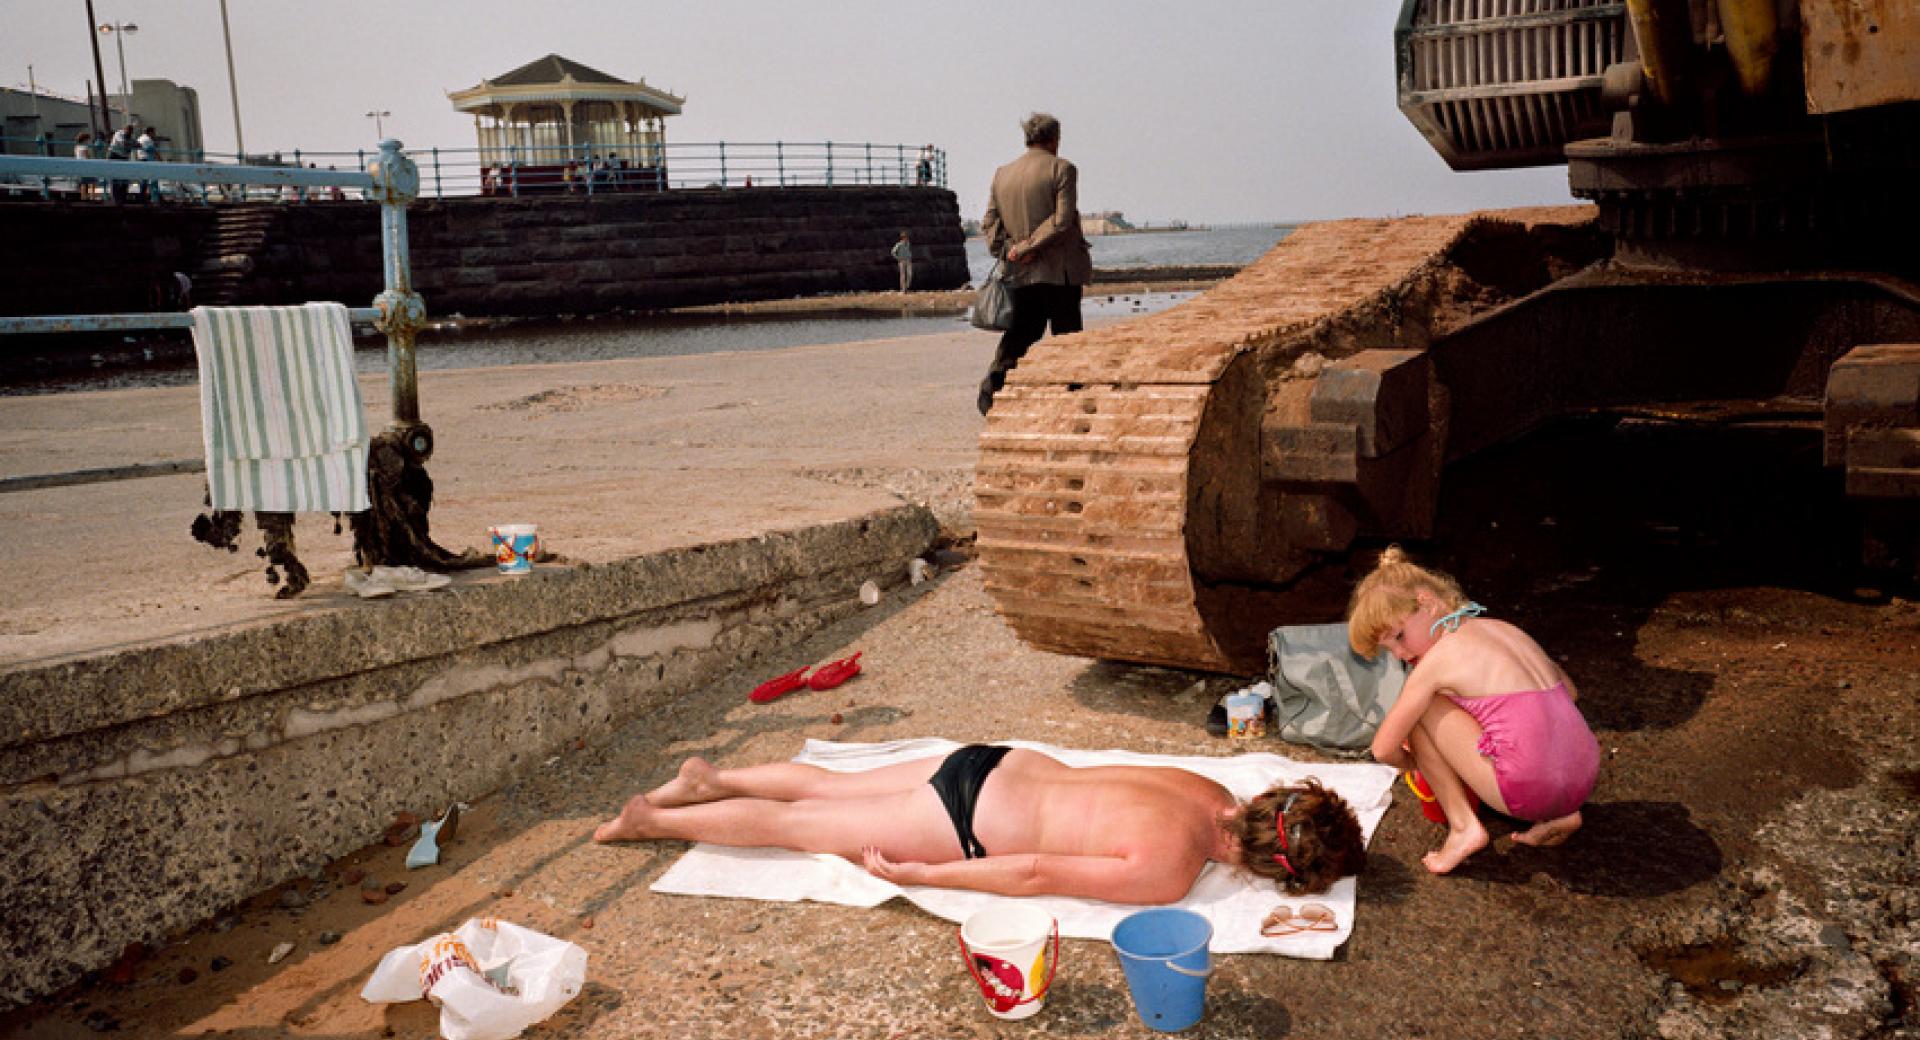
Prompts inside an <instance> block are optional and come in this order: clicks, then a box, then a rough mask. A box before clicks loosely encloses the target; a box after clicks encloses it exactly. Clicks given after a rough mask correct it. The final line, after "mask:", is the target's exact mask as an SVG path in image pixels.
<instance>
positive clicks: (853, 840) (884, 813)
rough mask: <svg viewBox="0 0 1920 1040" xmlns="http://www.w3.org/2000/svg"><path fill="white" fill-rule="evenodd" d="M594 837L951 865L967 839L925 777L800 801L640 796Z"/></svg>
mask: <svg viewBox="0 0 1920 1040" xmlns="http://www.w3.org/2000/svg"><path fill="white" fill-rule="evenodd" d="M755 768H759V767H755ZM936 768H937V766H936ZM741 772H747V770H741ZM929 772H931V770H929ZM593 838H594V840H595V841H600V842H609V841H643V840H646V839H649V838H678V839H680V840H682V841H708V842H713V843H714V844H716V845H734V846H766V845H772V846H778V847H780V848H787V849H793V850H795V851H797V852H825V853H832V854H834V855H838V856H843V857H845V858H847V859H849V860H851V861H853V862H855V863H858V862H860V859H861V850H862V849H863V848H866V847H869V846H872V847H877V848H879V849H880V851H881V852H882V853H883V854H884V855H885V856H886V857H887V858H889V859H895V860H899V861H902V862H922V863H944V862H947V861H950V860H955V859H959V858H960V855H961V853H960V839H959V838H958V837H956V836H955V835H954V833H953V825H952V823H951V822H949V821H948V819H947V812H946V809H945V807H944V806H942V805H941V803H940V796H939V795H938V794H936V793H935V792H934V790H933V788H932V787H931V786H929V785H927V784H926V783H925V782H924V781H922V782H921V783H920V784H919V785H918V786H916V787H914V788H912V789H909V790H905V791H897V792H895V793H892V794H880V795H872V796H866V797H831V798H807V799H802V800H799V801H777V800H774V799H769V798H751V797H722V798H720V799H718V800H716V801H709V802H703V803H699V804H695V805H680V806H674V807H671V808H663V807H661V806H658V805H655V804H653V803H652V802H650V801H648V800H647V799H646V798H645V797H639V796H636V797H635V798H633V799H632V800H630V801H629V802H627V807H626V808H625V809H624V810H622V811H621V813H620V815H619V816H618V817H616V818H615V819H612V820H609V821H608V822H606V823H604V824H601V825H600V827H599V829H598V830H595V831H594V832H593Z"/></svg>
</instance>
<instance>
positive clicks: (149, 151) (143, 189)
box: [133, 127, 160, 202]
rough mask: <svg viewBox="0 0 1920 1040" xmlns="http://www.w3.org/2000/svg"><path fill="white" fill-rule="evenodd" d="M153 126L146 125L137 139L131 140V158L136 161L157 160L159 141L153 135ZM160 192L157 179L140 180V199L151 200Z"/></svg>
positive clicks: (158, 158)
mask: <svg viewBox="0 0 1920 1040" xmlns="http://www.w3.org/2000/svg"><path fill="white" fill-rule="evenodd" d="M153 135H154V128H153V127H147V128H146V129H145V130H142V131H141V132H140V137H139V139H138V140H136V141H134V142H133V158H134V159H135V161H137V162H159V161H160V141H159V139H157V138H155V137H154V136H153ZM159 193H160V182H159V181H141V182H140V201H142V202H153V201H155V200H156V199H157V198H158V196H159Z"/></svg>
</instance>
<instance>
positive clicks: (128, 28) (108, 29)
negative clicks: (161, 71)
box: [99, 22, 140, 121]
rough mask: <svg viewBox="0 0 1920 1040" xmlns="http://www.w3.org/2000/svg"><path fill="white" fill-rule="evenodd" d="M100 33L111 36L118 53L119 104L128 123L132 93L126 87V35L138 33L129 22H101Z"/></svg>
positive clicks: (131, 110)
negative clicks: (110, 34)
mask: <svg viewBox="0 0 1920 1040" xmlns="http://www.w3.org/2000/svg"><path fill="white" fill-rule="evenodd" d="M99 28H100V31H101V32H103V33H112V34H113V46H114V48H115V49H116V50H118V51H119V52H120V104H121V105H122V106H123V107H124V109H125V111H124V112H123V113H122V114H123V115H125V116H126V118H127V119H128V121H132V119H133V91H132V90H130V89H128V87H127V43H126V39H127V34H128V33H135V32H139V31H140V27H139V26H137V25H134V24H132V23H130V22H101V23H100V27H99Z"/></svg>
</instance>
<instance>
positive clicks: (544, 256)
mask: <svg viewBox="0 0 1920 1040" xmlns="http://www.w3.org/2000/svg"><path fill="white" fill-rule="evenodd" d="M243 211H244V215H243ZM223 223H224V227H223ZM407 224H408V233H409V238H410V240H411V246H412V253H413V271H414V285H415V288H416V290H417V291H419V292H420V294H421V295H422V296H424V297H425V298H426V301H427V310H428V312H429V313H430V314H434V315H448V314H456V313H457V314H464V315H470V316H474V315H500V316H520V315H550V314H590V313H600V312H607V311H613V310H658V309H663V308H669V307H684V306H692V305H697V304H709V303H726V302H744V301H751V300H769V299H784V298H787V297H793V296H807V295H814V294H819V293H830V292H857V291H871V290H882V289H893V288H897V287H898V275H897V272H896V269H895V266H894V261H893V259H892V257H891V256H890V255H889V250H891V249H892V248H893V244H894V242H895V241H897V240H898V238H899V235H900V232H901V231H903V230H905V231H908V232H909V233H910V234H911V235H912V238H913V242H914V245H915V248H916V253H917V254H918V257H919V260H918V264H917V267H916V270H915V285H916V286H917V287H919V288H923V289H952V288H957V287H959V286H961V285H964V284H966V281H967V265H966V253H965V249H964V245H963V243H964V237H963V235H962V233H961V230H960V214H959V208H958V203H957V202H956V200H955V197H954V195H953V193H952V192H950V191H946V190H944V189H937V188H900V187H873V186H851V187H833V188H826V187H820V188H760V189H747V190H728V191H721V190H692V191H672V192H664V193H632V194H618V195H612V194H609V195H596V196H593V197H591V198H589V197H587V196H585V195H570V196H555V195H543V196H531V197H526V198H519V199H514V198H457V199H429V200H424V201H422V202H419V203H417V204H416V205H414V206H413V207H411V208H410V209H409V211H408V220H407ZM241 257H244V258H245V259H244V260H242V259H240V258H241ZM223 269H224V270H226V271H228V272H232V273H230V274H224V275H223V274H221V273H220V272H221V271H222V270H223ZM176 270H180V271H186V272H187V273H188V274H189V275H190V276H192V277H193V278H194V280H195V283H196V286H198V287H199V291H197V293H196V299H197V302H219V301H217V300H210V299H209V295H210V294H211V293H212V291H213V289H214V288H215V287H216V286H218V285H220V284H221V283H222V282H223V281H227V280H230V281H231V282H232V290H233V296H232V298H231V299H229V300H227V301H225V302H231V303H298V302H302V301H305V300H311V299H333V300H341V301H343V302H346V303H348V304H350V305H352V306H367V305H368V304H370V302H371V301H372V299H373V297H374V295H375V294H376V293H378V292H379V291H380V289H381V275H380V271H381V265H380V216H379V211H378V209H377V208H375V207H372V206H370V205H366V204H362V203H356V202H315V203H307V204H297V205H295V204H289V205H270V204H250V205H247V206H244V207H235V208H229V209H228V210H227V211H226V213H225V214H224V215H220V214H219V213H217V212H216V210H214V209H211V208H208V207H191V206H189V207H171V206H155V207H148V206H121V207H113V206H106V205H101V204H98V203H75V202H67V203H11V204H8V205H5V206H0V314H60V313H99V312H104V311H129V310H145V309H148V308H149V307H152V306H154V304H153V303H152V302H150V298H151V297H152V296H153V295H154V293H155V292H156V291H158V290H163V289H164V288H165V287H167V286H169V285H170V284H171V281H172V272H173V271H176Z"/></svg>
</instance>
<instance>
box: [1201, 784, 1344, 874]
mask: <svg viewBox="0 0 1920 1040" xmlns="http://www.w3.org/2000/svg"><path fill="white" fill-rule="evenodd" d="M1282 807H1285V809H1286V813H1285V819H1284V822H1282V821H1281V820H1279V819H1278V818H1279V817H1280V816H1281V809H1282ZM1277 824H1278V825H1279V826H1276V825H1277ZM1282 827H1284V829H1285V832H1286V838H1285V841H1284V845H1283V842H1282V839H1281V836H1280V828H1282ZM1229 828H1230V831H1231V834H1232V836H1233V838H1235V839H1236V840H1237V841H1238V842H1239V843H1240V852H1241V857H1240V865H1241V866H1242V867H1244V868H1245V869H1247V870H1248V871H1251V872H1252V873H1254V874H1256V875H1259V876H1260V877H1263V878H1267V879H1269V880H1271V881H1272V882H1273V883H1274V884H1277V885H1279V886H1280V887H1281V888H1284V889H1286V891H1287V894H1289V895H1296V896H1304V895H1311V894H1313V893H1315V892H1325V891H1326V890H1327V889H1329V888H1331V887H1333V883H1334V882H1335V881H1338V880H1340V879H1341V878H1342V877H1345V876H1346V875H1348V874H1358V873H1360V872H1361V871H1362V870H1365V869H1366V866H1367V847H1366V844H1365V841H1364V839H1363V838H1362V837H1361V834H1360V820H1359V818H1358V817H1356V816H1354V815H1353V808H1352V807H1351V806H1349V805H1348V804H1347V800H1346V799H1344V798H1342V797H1340V796H1339V795H1337V794H1335V793H1333V792H1332V791H1329V790H1327V789H1326V788H1325V787H1322V786H1321V785H1320V781H1319V780H1318V779H1316V778H1314V777H1308V778H1307V779H1306V780H1304V781H1302V782H1300V783H1298V784H1290V785H1284V786H1280V787H1275V788H1273V789H1272V790H1270V791H1268V792H1266V793H1265V794H1262V795H1259V796H1257V797H1255V798H1254V799H1253V801H1251V802H1248V803H1247V807H1246V808H1245V809H1243V810H1241V812H1240V814H1239V815H1238V816H1236V817H1235V818H1234V820H1233V822H1232V823H1231V824H1229ZM1281 856H1284V857H1286V859H1285V862H1282V861H1281V859H1279V857H1281Z"/></svg>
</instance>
